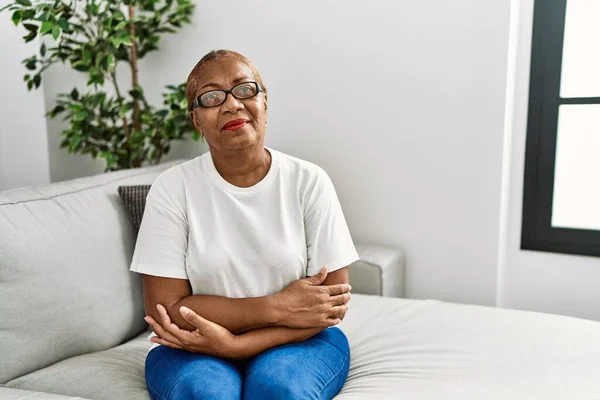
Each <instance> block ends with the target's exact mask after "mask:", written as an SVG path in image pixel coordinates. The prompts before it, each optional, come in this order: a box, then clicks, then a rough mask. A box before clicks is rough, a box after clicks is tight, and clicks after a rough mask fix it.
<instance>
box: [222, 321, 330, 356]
mask: <svg viewBox="0 0 600 400" xmlns="http://www.w3.org/2000/svg"><path fill="white" fill-rule="evenodd" d="M325 329H327V328H305V329H293V328H285V327H280V326H276V327H269V328H262V329H256V330H253V331H250V332H246V333H243V334H241V335H238V336H236V337H235V340H236V343H235V346H234V348H233V349H232V351H231V356H230V358H234V359H242V358H248V357H254V356H255V355H257V354H259V353H262V352H263V351H266V350H268V349H270V348H273V347H276V346H281V345H284V344H288V343H295V342H302V341H304V340H306V339H309V338H311V337H313V336H314V335H316V334H317V333H319V332H321V331H323V330H325Z"/></svg>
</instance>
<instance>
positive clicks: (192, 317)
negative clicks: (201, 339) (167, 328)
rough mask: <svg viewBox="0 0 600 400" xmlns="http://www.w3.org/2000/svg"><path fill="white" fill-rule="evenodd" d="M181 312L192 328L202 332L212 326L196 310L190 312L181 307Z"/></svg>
mask: <svg viewBox="0 0 600 400" xmlns="http://www.w3.org/2000/svg"><path fill="white" fill-rule="evenodd" d="M179 312H180V313H181V316H182V317H183V318H184V319H185V320H186V321H187V322H189V323H190V324H192V326H193V327H194V328H196V329H197V330H199V331H200V332H202V331H203V330H205V329H206V328H207V326H208V325H210V322H209V321H208V320H207V319H205V318H202V317H201V316H200V315H198V314H196V313H195V312H194V310H190V309H189V308H187V307H185V306H181V307H180V308H179Z"/></svg>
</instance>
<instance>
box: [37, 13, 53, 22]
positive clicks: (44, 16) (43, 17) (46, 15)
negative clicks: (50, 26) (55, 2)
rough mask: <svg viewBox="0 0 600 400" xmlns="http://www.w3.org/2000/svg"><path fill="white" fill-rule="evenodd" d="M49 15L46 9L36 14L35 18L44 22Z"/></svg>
mask: <svg viewBox="0 0 600 400" xmlns="http://www.w3.org/2000/svg"><path fill="white" fill-rule="evenodd" d="M49 15H50V13H49V12H47V11H46V12H45V13H42V14H40V15H38V17H37V18H36V19H37V20H38V21H41V22H45V21H48V16H49Z"/></svg>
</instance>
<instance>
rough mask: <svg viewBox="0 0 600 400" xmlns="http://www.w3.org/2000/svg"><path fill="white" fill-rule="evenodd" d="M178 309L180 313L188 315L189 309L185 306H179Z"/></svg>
mask: <svg viewBox="0 0 600 400" xmlns="http://www.w3.org/2000/svg"><path fill="white" fill-rule="evenodd" d="M179 311H180V312H181V314H183V315H188V314H189V313H190V309H189V308H187V307H186V306H181V307H179Z"/></svg>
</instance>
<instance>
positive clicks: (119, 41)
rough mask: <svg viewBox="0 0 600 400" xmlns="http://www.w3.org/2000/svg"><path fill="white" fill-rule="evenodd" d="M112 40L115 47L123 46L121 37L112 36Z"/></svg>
mask: <svg viewBox="0 0 600 400" xmlns="http://www.w3.org/2000/svg"><path fill="white" fill-rule="evenodd" d="M110 42H111V43H112V45H113V46H114V47H115V49H118V48H119V46H121V43H122V41H121V38H110Z"/></svg>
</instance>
